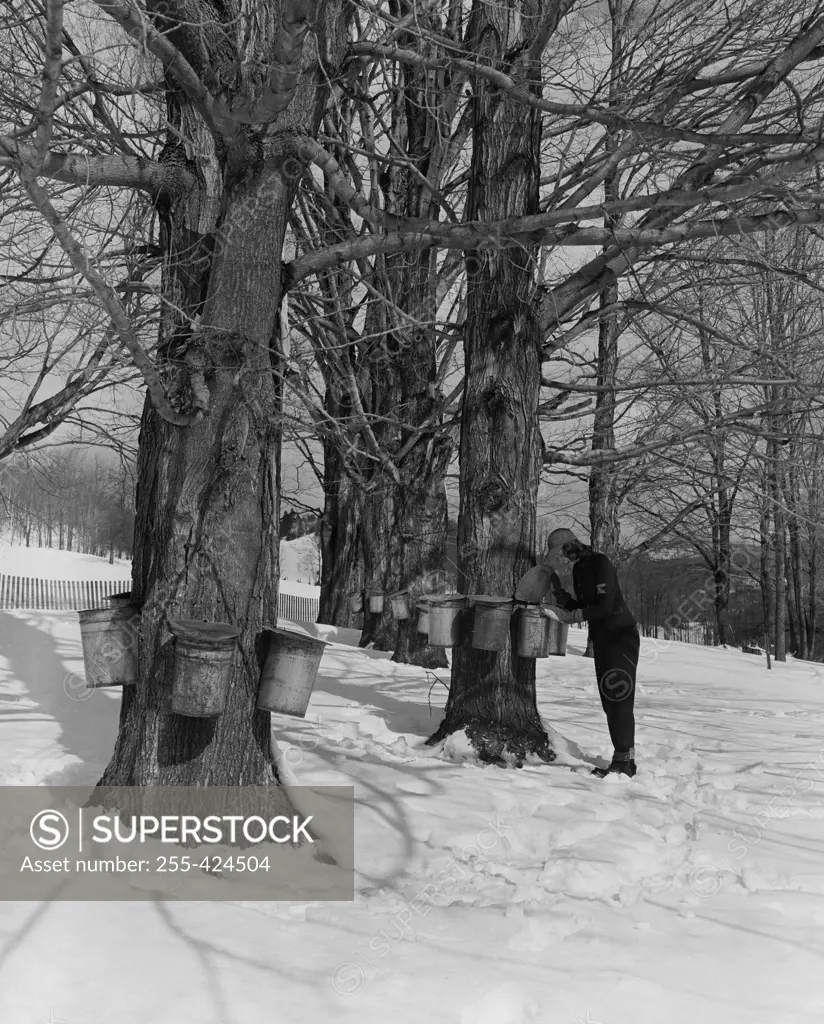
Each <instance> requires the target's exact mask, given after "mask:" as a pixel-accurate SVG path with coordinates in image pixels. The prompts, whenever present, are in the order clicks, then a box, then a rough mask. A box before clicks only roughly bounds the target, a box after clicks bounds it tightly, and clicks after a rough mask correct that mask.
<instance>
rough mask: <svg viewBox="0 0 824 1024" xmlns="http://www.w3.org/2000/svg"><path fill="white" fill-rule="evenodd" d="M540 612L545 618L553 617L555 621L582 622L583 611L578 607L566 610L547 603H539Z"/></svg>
mask: <svg viewBox="0 0 824 1024" xmlns="http://www.w3.org/2000/svg"><path fill="white" fill-rule="evenodd" d="M541 614H542V615H543V616H544V618H546V619H555V620H556V622H566V623H570V622H583V621H584V613H583V611H582V610H581V609H580V608H575V609H573V610H572V611H567V610H566V608H556V607H553V606H549V605H541Z"/></svg>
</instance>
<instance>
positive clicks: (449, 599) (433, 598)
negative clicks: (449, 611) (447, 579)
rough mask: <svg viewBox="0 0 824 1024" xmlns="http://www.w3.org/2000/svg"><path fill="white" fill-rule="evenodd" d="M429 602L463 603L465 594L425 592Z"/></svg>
mask: <svg viewBox="0 0 824 1024" xmlns="http://www.w3.org/2000/svg"><path fill="white" fill-rule="evenodd" d="M426 600H427V601H428V602H429V604H463V603H464V601H466V594H427V595H426Z"/></svg>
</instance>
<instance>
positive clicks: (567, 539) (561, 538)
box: [547, 526, 585, 554]
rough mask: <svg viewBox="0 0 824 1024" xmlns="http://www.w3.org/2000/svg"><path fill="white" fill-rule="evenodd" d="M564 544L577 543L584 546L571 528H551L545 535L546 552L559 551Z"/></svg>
mask: <svg viewBox="0 0 824 1024" xmlns="http://www.w3.org/2000/svg"><path fill="white" fill-rule="evenodd" d="M564 544H579V545H580V546H581V547H585V545H584V544H582V543H581V541H580V540H578V538H577V537H576V536H575V534H574V533H573V532H572V530H568V529H567V528H566V527H565V526H562V527H561V528H560V529H559V530H553V531H552V533H551V534H550V535H549V536H548V537H547V553H548V554H552V553H553V552H555V551H560V550H561V548H562V547H563V546H564Z"/></svg>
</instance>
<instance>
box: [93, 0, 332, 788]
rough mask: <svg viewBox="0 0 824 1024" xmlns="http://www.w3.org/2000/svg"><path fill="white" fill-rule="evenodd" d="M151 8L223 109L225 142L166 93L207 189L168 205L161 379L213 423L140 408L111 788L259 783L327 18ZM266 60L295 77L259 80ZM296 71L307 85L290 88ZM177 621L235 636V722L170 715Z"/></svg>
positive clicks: (183, 101) (268, 768)
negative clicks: (303, 142)
mask: <svg viewBox="0 0 824 1024" xmlns="http://www.w3.org/2000/svg"><path fill="white" fill-rule="evenodd" d="M157 9H158V11H159V12H162V13H158V15H157V25H158V28H160V29H161V30H162V31H163V33H164V34H165V37H166V39H167V40H169V41H170V42H171V43H173V44H174V45H175V46H176V47H177V48H178V49H179V50H180V52H181V53H182V54H183V55H184V57H185V58H186V59H187V60H188V62H189V64H190V65H191V66H192V68H193V69H194V71H195V72H196V73H197V74H198V75H199V76H200V78H201V80H202V82H203V83H204V85H205V86H206V88H207V89H208V90H209V91H210V92H211V93H212V95H213V96H219V97H221V105H220V110H221V111H222V113H221V114H220V122H219V123H220V126H221V128H222V132H221V133H220V136H219V137H218V138H217V140H216V137H215V132H214V130H209V129H208V128H207V125H206V121H205V118H204V116H203V109H204V107H203V103H202V101H201V102H200V103H196V102H193V100H192V99H191V98H190V93H191V90H189V92H187V93H186V94H184V92H183V90H181V89H180V88H178V84H177V82H176V81H174V80H172V79H171V78H169V80H168V88H169V99H168V118H169V123H170V130H169V134H168V139H169V141H168V143H167V146H166V149H165V150H164V162H165V163H166V164H167V165H169V166H172V165H174V164H179V165H180V166H182V167H185V168H186V169H187V170H188V172H189V173H190V174H191V175H192V176H193V177H194V178H195V180H196V181H197V186H196V187H195V188H188V189H186V190H185V191H182V192H181V193H179V194H176V195H168V196H166V197H165V198H164V200H163V202H162V205H161V216H162V223H163V230H162V239H161V240H162V245H163V249H164V252H165V264H164V273H163V293H164V297H165V299H166V300H167V301H166V309H167V313H166V315H165V316H164V318H163V321H162V323H161V325H160V347H161V356H160V357H161V367H162V371H163V374H164V377H165V379H166V380H167V382H168V387H169V390H170V393H171V395H172V396H173V399H174V400H175V402H176V404H178V406H180V407H183V408H187V407H188V408H190V409H197V408H200V409H201V410H202V411H203V412H204V415H203V416H202V418H201V419H200V420H199V421H198V422H195V423H194V425H192V426H188V427H180V426H174V425H172V424H171V423H169V422H167V420H165V419H164V418H162V417H161V416H160V415H159V414H158V412H157V410H156V409H155V408H154V406H153V405H152V404H151V403H150V402H149V401H147V404H146V407H145V411H144V415H143V420H142V426H141V433H140V444H139V460H138V491H137V517H136V526H135V558H134V569H133V594H134V596H135V598H136V599H138V600H139V601H142V602H143V612H142V617H141V626H140V647H139V652H140V669H141V681H140V684H139V685H137V686H135V687H129V688H126V689H125V691H124V694H123V703H122V709H121V716H120V726H119V731H118V737H117V741H116V745H115V750H114V754H113V757H112V761H111V763H110V764H109V766H108V768H107V769H106V771H105V773H104V775H103V778H102V780H101V783H102V784H103V785H120V786H133V785H233V786H234V785H250V784H256V785H263V784H268V783H275V782H277V781H278V780H277V770H276V767H275V764H274V763H273V758H272V753H271V749H270V746H271V744H270V728H269V715H268V713H265V712H261V711H258V710H256V709H255V698H256V691H257V686H258V680H259V663H258V658H257V654H256V642H257V640H258V638H259V635H260V632H261V629H262V628H263V627H264V626H271V625H274V624H275V623H276V621H277V580H278V524H279V500H278V484H279V472H280V466H279V442H280V436H279V427H278V412H279V403H280V394H279V385H278V376H277V373H276V371H277V368H278V366H277V364H278V356H277V353H276V352H275V350H274V344H273V340H274V338H275V335H276V322H277V311H278V306H279V303H280V297H281V288H280V280H281V274H282V269H281V268H282V264H281V251H282V244H283V238H284V233H285V228H286V221H287V216H288V211H289V208H290V204H291V202H292V195H293V191H294V187H295V183H296V180H297V177H298V175H299V173H300V171H301V170H302V159H301V153H300V149H299V143H300V139H301V138H302V137H303V136H305V134H306V133H312V132H313V131H314V130H315V128H316V125H317V123H318V119H319V115H320V103H319V99H320V97H321V96H322V92H323V86H322V85H321V84H320V83H321V82H323V81H324V77H323V75H322V73H321V72H320V69H319V68H318V66H317V61H316V59H314V58H310V57H309V56H307V55H305V54H304V55H301V51H302V41H303V37H304V36H305V34H306V31H307V30H308V27H309V22H310V21H312V22H314V21H315V19H316V18H317V11H316V8H315V4H314V0H305V2H304V0H284V3H283V4H281V3H275V2H266V3H259V4H258V5H257V7H256V15H255V19H254V24H252V23H251V22H249V20H248V15H247V14H246V13H245V8H242V9H241V6H240V5H239V4H235V3H229V4H222V5H220V6H219V7H218V6H212V5H211V4H210V3H208V2H207V0H197V2H195V0H188V2H184V0H181V2H178V3H175V2H171V3H169V2H164V3H163V4H161V5H158V7H157ZM337 19H338V10H337V7H336V6H335V4H334V2H330V3H328V4H327V5H326V7H325V8H324V14H323V15H322V16H321V17H320V18H318V20H317V23H316V25H315V30H316V32H317V36H318V51H319V52H320V53H321V54H324V57H325V59H327V60H329V61H330V62H331V63H332V64H334V57H335V53H334V48H335V44H336V30H339V28H340V26H339V24H338V20H337ZM247 28H248V30H249V31H248V34H247V38H246V39H245V40H244V42H245V56H244V58H243V59H242V60H241V59H240V58H239V44H240V41H241V40H242V39H243V36H244V32H245V30H246V29H247ZM287 28H288V31H287ZM289 47H291V49H290V50H289V52H288V53H286V49H288V48H289ZM314 50H315V47H314V46H312V47H307V52H310V51H314ZM273 54H277V55H278V57H280V58H281V60H282V65H281V70H282V68H283V67H284V66H285V67H286V69H287V70H286V72H284V73H283V74H278V73H274V72H273V73H272V74H271V75H270V76H269V77H267V78H266V80H265V81H264V80H263V78H264V77H265V76H267V75H268V74H269V72H270V71H272V69H273V67H274V64H273V62H274V60H275V58H274V57H273ZM295 61H297V62H298V64H301V65H302V66H301V72H302V73H301V74H300V75H299V76H298V75H296V74H295V75H292V76H291V77H290V72H289V67H290V66H291V67H292V71H294V70H295V67H296V65H295V64H294V62H295ZM290 62H291V64H290ZM217 109H218V106H217V105H215V110H217ZM278 111H279V112H278ZM216 117H217V114H215V115H214V116H213V118H212V120H213V121H214V119H215V118H216ZM213 127H214V126H212V129H213ZM170 618H184V619H202V620H209V621H223V622H229V623H233V624H237V625H239V626H241V627H242V633H241V636H240V639H239V643H238V650H237V653H236V656H235V660H234V663H233V667H232V675H231V683H230V689H229V696H228V701H227V706H226V710H225V712H224V713H223V714H222V715H221V716H220V717H218V718H217V719H207V720H199V719H194V718H186V717H183V716H179V715H175V714H173V713H172V712H171V710H170V708H169V687H170V678H171V667H172V660H173V642H172V641H171V639H170V635H169V632H168V629H167V620H168V619H170Z"/></svg>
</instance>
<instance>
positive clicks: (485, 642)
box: [467, 594, 513, 651]
mask: <svg viewBox="0 0 824 1024" xmlns="http://www.w3.org/2000/svg"><path fill="white" fill-rule="evenodd" d="M467 600H468V601H469V602H471V603H472V604H473V605H474V606H475V619H474V626H473V631H472V646H473V647H474V648H475V649H476V650H480V651H502V650H503V649H504V647H505V646H506V642H507V640H508V639H509V622H510V619H511V618H512V608H513V604H512V598H511V597H491V596H487V595H485V594H474V595H472V596H471V597H468V598H467Z"/></svg>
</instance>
